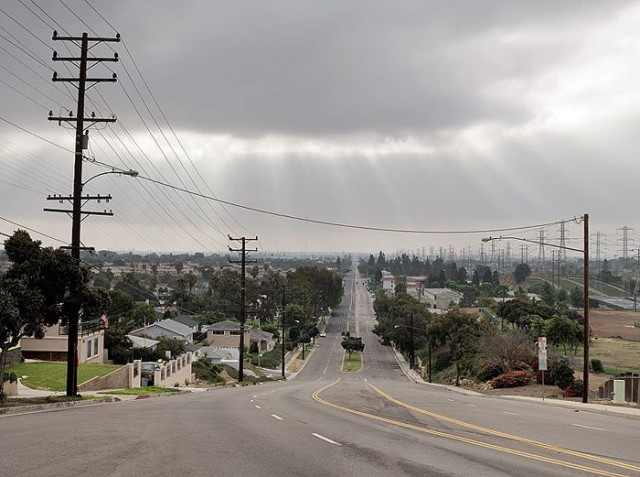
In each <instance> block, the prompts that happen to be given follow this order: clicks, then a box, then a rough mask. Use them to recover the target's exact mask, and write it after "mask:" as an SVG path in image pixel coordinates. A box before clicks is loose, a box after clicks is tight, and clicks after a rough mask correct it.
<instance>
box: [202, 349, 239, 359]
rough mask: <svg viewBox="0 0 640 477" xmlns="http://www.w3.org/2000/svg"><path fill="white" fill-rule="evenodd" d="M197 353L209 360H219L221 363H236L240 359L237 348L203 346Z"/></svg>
mask: <svg viewBox="0 0 640 477" xmlns="http://www.w3.org/2000/svg"><path fill="white" fill-rule="evenodd" d="M199 351H200V353H202V354H206V355H207V356H208V357H209V358H211V359H219V360H221V361H237V360H238V359H239V357H240V350H238V348H230V347H224V346H203V347H202V348H200V349H199Z"/></svg>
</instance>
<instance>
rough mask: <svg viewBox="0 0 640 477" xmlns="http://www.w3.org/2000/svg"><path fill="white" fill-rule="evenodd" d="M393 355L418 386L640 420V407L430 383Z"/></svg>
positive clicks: (396, 354) (401, 358)
mask: <svg viewBox="0 0 640 477" xmlns="http://www.w3.org/2000/svg"><path fill="white" fill-rule="evenodd" d="M393 354H394V356H395V357H396V361H397V362H398V365H399V366H400V369H401V370H402V372H404V374H405V375H406V376H407V378H409V379H410V380H411V381H413V382H414V383H417V384H424V385H427V386H434V387H441V388H445V389H447V390H448V391H452V392H456V393H459V394H466V395H472V396H484V397H494V398H499V399H511V400H516V401H529V402H532V403H536V404H542V405H549V406H556V407H569V408H572V409H574V410H575V411H576V412H579V411H585V412H598V413H602V414H609V413H612V414H621V415H625V416H628V417H632V418H637V419H640V408H638V407H631V406H625V405H614V404H611V403H608V404H604V403H592V402H590V403H583V402H576V401H564V400H562V399H542V398H536V397H529V396H509V395H501V396H497V395H496V396H493V395H488V394H483V393H479V392H476V391H472V390H470V389H464V388H460V387H456V386H449V385H446V384H435V383H428V382H426V381H425V380H424V379H422V376H420V374H419V373H417V372H416V371H415V370H413V369H409V363H407V361H406V360H405V359H404V356H402V354H400V353H398V352H397V351H396V350H395V348H393Z"/></svg>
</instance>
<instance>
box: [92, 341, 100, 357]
mask: <svg viewBox="0 0 640 477" xmlns="http://www.w3.org/2000/svg"><path fill="white" fill-rule="evenodd" d="M98 354H99V348H98V338H95V339H94V340H93V355H94V356H98Z"/></svg>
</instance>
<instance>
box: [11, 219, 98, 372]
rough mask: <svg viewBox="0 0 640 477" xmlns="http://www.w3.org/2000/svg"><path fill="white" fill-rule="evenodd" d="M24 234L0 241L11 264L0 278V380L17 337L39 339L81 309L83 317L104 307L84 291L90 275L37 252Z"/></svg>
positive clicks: (61, 257)
mask: <svg viewBox="0 0 640 477" xmlns="http://www.w3.org/2000/svg"><path fill="white" fill-rule="evenodd" d="M40 244H41V242H40V241H36V240H32V239H31V237H30V236H29V234H28V233H27V232H26V231H24V230H17V231H16V232H15V233H14V234H13V235H12V236H11V237H9V238H8V239H7V240H5V242H4V245H5V251H6V253H7V257H8V258H9V261H11V262H12V265H11V267H10V268H9V270H8V271H7V272H6V273H5V275H3V276H2V277H0V303H1V305H0V376H4V366H5V362H6V355H7V351H8V349H9V348H11V347H13V346H16V345H17V344H18V342H19V341H20V339H21V338H22V337H35V338H40V339H41V338H43V337H44V333H45V329H46V327H48V326H52V325H54V324H56V323H57V322H58V321H59V320H60V319H62V318H64V317H65V315H67V316H75V314H74V313H73V310H77V309H78V308H79V307H84V310H83V311H84V312H85V316H88V315H90V314H91V313H92V312H95V308H99V307H104V305H105V303H104V302H103V301H104V300H105V297H104V296H103V295H98V294H97V293H95V292H92V291H91V290H89V289H88V286H87V284H88V281H89V272H88V270H87V269H86V268H83V267H81V266H80V265H79V264H78V263H77V262H76V261H75V260H74V259H73V258H72V257H71V256H70V255H69V254H68V253H67V252H65V251H64V250H60V249H58V250H54V249H53V248H51V247H47V248H41V247H40Z"/></svg>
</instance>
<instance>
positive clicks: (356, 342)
mask: <svg viewBox="0 0 640 477" xmlns="http://www.w3.org/2000/svg"><path fill="white" fill-rule="evenodd" d="M341 345H342V348H343V349H344V350H345V351H346V352H347V354H348V357H349V359H351V354H352V353H353V352H354V351H363V350H364V343H363V342H362V338H359V337H356V336H345V337H344V338H343V340H342V343H341Z"/></svg>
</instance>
